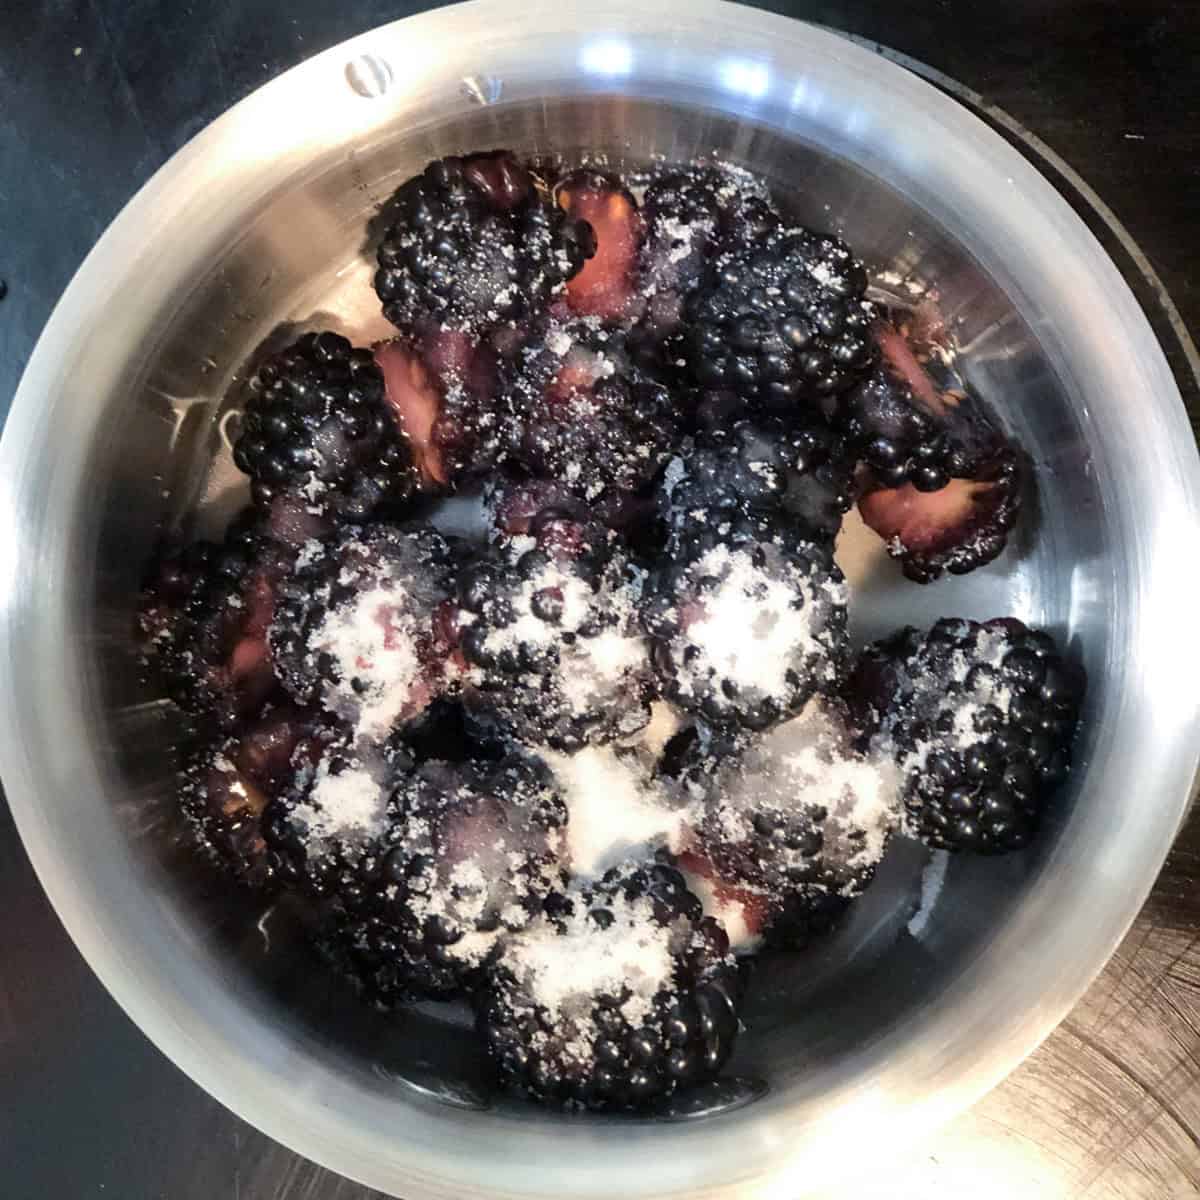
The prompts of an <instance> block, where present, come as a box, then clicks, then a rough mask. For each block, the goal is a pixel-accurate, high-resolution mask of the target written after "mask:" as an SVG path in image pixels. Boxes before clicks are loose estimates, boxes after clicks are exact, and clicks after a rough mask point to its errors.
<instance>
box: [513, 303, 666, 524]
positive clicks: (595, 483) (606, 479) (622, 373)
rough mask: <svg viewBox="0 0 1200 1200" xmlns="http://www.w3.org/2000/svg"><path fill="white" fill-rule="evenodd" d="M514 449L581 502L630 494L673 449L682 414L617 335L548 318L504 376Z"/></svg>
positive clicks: (610, 330)
mask: <svg viewBox="0 0 1200 1200" xmlns="http://www.w3.org/2000/svg"><path fill="white" fill-rule="evenodd" d="M505 390H506V395H507V396H508V399H509V402H510V403H511V404H512V407H513V413H514V416H513V422H514V424H513V434H514V440H513V455H514V457H515V458H516V459H517V460H518V461H520V462H522V463H523V464H524V465H525V466H526V467H527V468H528V469H529V470H530V472H532V473H533V474H534V475H537V476H542V477H545V478H549V479H553V480H555V481H557V482H559V483H561V484H562V485H563V486H565V487H567V488H568V489H569V490H570V491H571V492H573V493H574V494H575V495H577V496H580V497H582V498H583V499H585V500H587V501H588V502H589V503H595V502H596V501H597V500H598V499H600V498H601V497H610V496H612V494H613V493H622V492H636V491H637V490H638V489H640V488H642V487H643V486H644V485H645V484H647V483H648V482H649V481H650V480H652V479H653V478H654V476H655V474H656V473H657V472H658V471H659V469H660V468H661V467H662V465H663V463H665V462H666V460H667V458H668V457H669V456H670V455H671V453H672V452H673V451H674V450H675V448H676V447H677V445H678V443H679V439H680V412H679V409H678V407H677V405H676V404H675V402H674V399H673V398H672V396H671V394H670V393H669V392H668V390H667V389H666V387H664V386H663V385H662V384H661V383H658V382H657V381H655V380H654V379H651V378H650V377H649V376H647V375H646V374H645V373H644V372H643V371H642V370H641V369H640V368H639V367H638V366H637V365H636V364H635V363H634V362H633V360H632V359H631V357H630V355H629V353H628V348H627V345H626V338H625V335H624V334H623V333H622V332H621V331H620V330H618V329H615V328H605V327H603V326H600V327H597V325H596V324H595V323H594V322H592V321H582V320H574V321H566V322H561V323H560V322H551V323H550V324H549V325H548V326H547V327H546V328H545V330H544V332H543V333H541V334H539V336H538V337H537V338H536V339H535V340H534V346H533V348H530V349H528V350H526V351H524V352H522V353H521V354H519V355H517V357H516V359H515V360H514V362H513V364H512V367H511V368H510V370H509V371H508V373H507V379H506V384H505Z"/></svg>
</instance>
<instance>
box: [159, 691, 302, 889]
mask: <svg viewBox="0 0 1200 1200" xmlns="http://www.w3.org/2000/svg"><path fill="white" fill-rule="evenodd" d="M312 724H313V714H312V713H310V712H304V711H302V710H299V709H295V708H292V707H291V706H289V705H281V706H279V707H275V708H272V709H270V710H269V711H268V712H266V713H264V714H263V715H262V716H260V717H258V718H257V719H256V720H254V721H253V722H251V723H250V724H249V725H248V726H247V727H246V728H245V729H244V730H243V731H242V732H240V733H238V734H236V735H234V736H232V737H225V738H222V739H221V740H220V741H219V742H218V743H217V744H216V745H215V746H208V747H206V748H205V749H204V750H202V751H201V752H200V753H198V754H197V755H195V756H194V757H193V758H192V759H191V761H190V762H189V763H188V764H187V766H186V767H185V768H184V771H183V775H182V784H181V789H180V799H181V802H182V804H183V809H184V812H185V813H186V814H187V815H188V817H190V818H191V820H192V821H193V822H194V823H195V826H196V830H197V833H198V834H199V836H200V838H201V841H202V843H203V844H204V845H205V846H207V847H209V848H210V849H211V850H212V851H213V852H214V854H215V856H216V858H217V859H218V860H219V861H220V862H221V863H223V864H224V865H225V866H226V867H227V868H228V869H229V870H230V871H232V873H233V874H234V875H235V876H236V877H237V878H238V879H240V880H242V881H243V882H245V883H249V884H251V885H252V886H254V887H265V886H266V885H268V884H269V883H271V882H272V881H273V879H274V878H275V873H274V870H273V867H272V864H271V861H270V856H269V855H268V850H267V843H266V841H265V840H264V837H263V830H262V818H263V812H264V810H265V809H266V807H267V804H268V802H269V801H270V800H271V798H272V797H273V796H275V795H276V794H278V793H279V792H280V791H281V790H282V789H283V788H285V787H287V785H288V783H289V782H290V780H291V776H292V771H293V768H292V755H293V752H294V751H295V749H296V747H297V745H298V744H299V743H300V741H301V740H302V739H303V738H304V737H306V736H307V735H308V733H309V731H310V729H311V727H312Z"/></svg>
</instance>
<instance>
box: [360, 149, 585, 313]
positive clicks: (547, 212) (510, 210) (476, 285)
mask: <svg viewBox="0 0 1200 1200" xmlns="http://www.w3.org/2000/svg"><path fill="white" fill-rule="evenodd" d="M391 209H392V214H393V216H394V221H393V223H392V224H391V226H390V227H389V229H388V230H387V232H386V233H385V234H384V237H383V241H382V242H381V243H380V246H379V251H378V259H379V270H378V271H377V272H376V275H375V291H376V292H377V293H378V295H379V298H380V300H381V301H382V302H383V312H384V315H385V316H386V317H387V319H388V320H389V321H391V322H392V324H393V325H395V326H397V327H398V328H400V329H401V330H403V331H405V332H411V331H412V330H413V329H414V328H415V327H416V326H418V325H419V324H422V323H426V322H428V323H431V324H434V325H437V326H441V327H443V328H449V329H457V330H463V331H467V332H470V333H473V334H475V335H481V334H483V333H484V332H486V331H487V330H488V329H490V328H494V327H496V326H498V325H500V324H501V323H513V322H516V321H520V320H524V319H526V318H528V317H529V316H531V315H535V314H537V313H538V312H540V311H541V310H542V308H544V307H545V305H546V304H547V302H548V301H549V300H550V298H551V297H552V296H554V295H555V294H556V293H557V292H559V291H561V290H562V287H563V285H564V284H565V283H566V282H567V280H569V279H571V278H572V277H573V276H575V275H576V274H577V273H578V272H579V269H580V268H581V267H582V266H583V264H584V262H585V261H586V260H587V259H588V258H590V257H591V256H592V254H593V253H594V252H595V238H594V236H593V234H592V231H591V229H590V227H589V226H588V225H587V224H586V222H583V221H578V220H575V219H573V218H572V217H569V216H568V215H567V214H566V213H564V212H563V211H562V210H561V209H560V208H558V207H557V206H555V205H553V204H551V203H549V201H548V200H547V199H545V198H544V197H543V195H542V193H541V191H540V190H539V187H538V185H537V183H536V181H535V180H534V178H533V176H532V175H531V174H530V173H529V171H528V170H526V168H525V167H524V166H522V165H521V163H520V162H518V161H517V160H516V159H515V158H514V157H513V156H512V155H511V154H509V153H508V152H507V151H502V150H497V151H491V152H488V153H484V154H472V155H469V156H467V157H466V158H443V159H438V160H437V161H436V162H432V163H430V164H429V165H428V166H427V167H426V168H425V170H424V171H423V172H422V173H421V174H420V175H418V176H416V177H414V178H412V179H410V180H408V182H407V183H405V184H403V185H402V186H401V187H400V188H399V189H398V190H397V191H396V193H395V195H394V196H393V197H392V200H391Z"/></svg>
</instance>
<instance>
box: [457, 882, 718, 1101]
mask: <svg viewBox="0 0 1200 1200" xmlns="http://www.w3.org/2000/svg"><path fill="white" fill-rule="evenodd" d="M589 961H590V963H592V964H598V965H592V966H588V965H585V964H587V963H588V962H589ZM547 962H549V963H552V964H556V966H555V968H554V969H553V970H546V969H544V967H543V964H545V963H547ZM539 968H541V969H539ZM739 992H740V983H739V978H738V972H737V967H736V965H735V964H734V961H733V959H732V957H731V956H730V954H729V943H728V939H727V938H726V936H725V934H724V932H722V930H721V929H720V927H719V926H718V925H717V924H716V922H715V921H713V920H712V919H711V918H709V917H705V916H704V915H703V911H702V909H701V905H700V902H699V901H698V900H697V899H696V897H695V896H694V895H693V894H692V893H691V891H689V890H688V888H687V886H686V884H685V883H684V880H683V877H682V875H680V874H679V872H678V871H676V870H675V869H673V868H671V867H666V866H660V865H651V866H639V867H636V868H634V869H632V870H625V871H614V872H612V873H610V874H609V875H606V876H605V877H604V878H603V879H602V880H601V881H600V882H599V883H598V884H596V885H595V886H594V887H590V888H587V889H584V890H581V891H578V892H572V893H568V894H567V895H565V896H563V897H562V898H561V900H560V902H559V903H558V904H557V905H555V906H554V908H553V909H552V910H551V911H550V912H548V913H547V915H546V916H545V917H543V918H542V920H541V922H540V923H538V924H536V925H534V926H531V927H530V928H529V929H528V930H526V931H525V932H524V933H523V934H521V935H518V936H517V937H515V938H513V939H511V940H510V941H509V942H508V943H507V944H506V946H505V948H504V950H503V951H502V952H501V955H500V957H499V959H498V961H497V964H496V967H495V975H494V982H493V985H492V987H491V988H490V989H489V990H488V991H487V992H486V993H485V995H484V996H483V997H482V999H481V1002H480V1005H479V1026H480V1029H481V1031H482V1033H483V1036H484V1039H485V1041H486V1043H487V1047H488V1050H489V1052H490V1053H491V1055H492V1058H493V1059H494V1061H495V1063H496V1065H497V1068H498V1070H499V1073H500V1077H501V1079H502V1080H503V1082H505V1083H506V1084H507V1085H508V1086H510V1087H513V1088H516V1089H518V1090H520V1091H522V1092H524V1093H525V1094H527V1095H529V1096H531V1097H532V1098H534V1099H536V1100H539V1101H541V1102H543V1103H550V1104H554V1105H562V1106H568V1107H586V1108H592V1109H604V1108H617V1109H623V1108H642V1107H645V1106H646V1105H647V1104H648V1103H650V1102H652V1101H654V1100H657V1099H659V1098H661V1097H664V1096H667V1095H670V1094H671V1093H672V1092H673V1091H675V1090H676V1089H677V1088H679V1087H685V1086H687V1085H688V1084H692V1083H696V1082H700V1081H702V1080H704V1079H711V1078H712V1077H713V1076H714V1075H715V1074H716V1073H717V1071H719V1070H720V1068H721V1067H722V1065H723V1064H724V1062H725V1060H726V1059H727V1058H728V1057H729V1054H730V1051H731V1050H732V1047H733V1040H734V1036H735V1034H736V1032H737V1027H738V1016H737V1012H738V1000H739Z"/></svg>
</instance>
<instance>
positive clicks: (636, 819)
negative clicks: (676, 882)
mask: <svg viewBox="0 0 1200 1200" xmlns="http://www.w3.org/2000/svg"><path fill="white" fill-rule="evenodd" d="M542 757H543V758H544V759H545V761H546V762H547V763H548V764H549V766H550V769H551V770H552V771H553V772H554V776H555V779H556V780H557V781H558V785H559V787H560V788H561V789H562V791H563V795H564V798H565V800H566V803H567V811H568V813H569V818H568V821H567V829H566V837H567V854H568V856H569V860H570V865H571V870H572V871H573V872H574V873H575V874H576V875H578V876H581V877H583V878H596V877H598V876H600V875H603V874H604V872H605V871H607V870H608V869H609V868H610V867H614V866H616V865H617V864H619V863H621V862H623V861H625V860H627V859H630V858H649V857H651V856H652V855H653V852H654V850H655V848H658V847H668V848H671V849H677V848H678V846H679V844H680V842H681V839H682V836H683V829H684V823H685V818H686V813H685V812H684V811H683V810H682V809H681V808H680V807H679V805H677V804H674V805H673V804H672V803H671V798H670V797H669V796H668V794H667V793H666V791H665V790H664V789H663V787H662V786H661V784H660V783H659V782H658V781H656V780H654V779H652V778H651V777H650V774H649V771H648V770H647V769H646V766H645V764H644V763H643V762H641V761H639V759H638V758H637V757H636V756H635V755H633V754H619V753H617V751H616V750H614V749H613V748H612V747H611V746H588V747H586V748H584V749H583V750H580V751H578V752H576V753H575V754H561V753H559V752H557V751H554V750H543V751H542Z"/></svg>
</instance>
